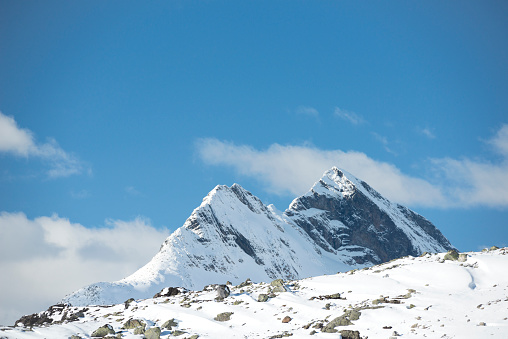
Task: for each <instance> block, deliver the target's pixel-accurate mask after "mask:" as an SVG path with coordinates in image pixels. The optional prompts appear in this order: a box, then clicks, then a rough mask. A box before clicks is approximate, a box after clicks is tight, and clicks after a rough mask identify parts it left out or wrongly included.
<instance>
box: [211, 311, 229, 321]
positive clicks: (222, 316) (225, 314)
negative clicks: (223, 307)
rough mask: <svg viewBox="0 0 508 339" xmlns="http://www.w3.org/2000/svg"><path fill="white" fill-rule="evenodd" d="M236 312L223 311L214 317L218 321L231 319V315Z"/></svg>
mask: <svg viewBox="0 0 508 339" xmlns="http://www.w3.org/2000/svg"><path fill="white" fill-rule="evenodd" d="M233 313H234V312H223V313H219V314H217V316H216V317H215V318H213V319H214V320H216V321H229V320H231V315H232V314H233Z"/></svg>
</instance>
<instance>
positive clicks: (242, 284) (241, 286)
mask: <svg viewBox="0 0 508 339" xmlns="http://www.w3.org/2000/svg"><path fill="white" fill-rule="evenodd" d="M250 285H252V281H251V280H250V279H249V278H247V280H245V281H244V282H243V283H241V284H239V285H238V286H236V288H243V287H247V286H250Z"/></svg>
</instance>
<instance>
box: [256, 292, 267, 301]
mask: <svg viewBox="0 0 508 339" xmlns="http://www.w3.org/2000/svg"><path fill="white" fill-rule="evenodd" d="M258 301H259V302H260V303H264V302H265V301H268V294H260V295H259V296H258Z"/></svg>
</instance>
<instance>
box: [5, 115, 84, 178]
mask: <svg viewBox="0 0 508 339" xmlns="http://www.w3.org/2000/svg"><path fill="white" fill-rule="evenodd" d="M0 152H4V153H10V154H13V155H16V156H23V157H37V158H40V159H42V160H44V161H46V162H47V163H48V164H49V167H50V168H49V170H48V171H47V175H48V177H50V178H56V177H67V176H70V175H74V174H80V173H82V172H83V170H84V165H83V163H82V162H81V161H80V160H79V159H78V158H76V157H75V156H74V155H72V154H69V153H67V152H65V151H64V150H63V149H62V148H61V147H60V146H59V145H58V143H57V142H56V141H55V140H54V139H50V140H49V141H48V142H47V143H44V144H40V143H36V141H35V139H34V136H33V133H32V132H31V131H30V130H28V129H22V128H19V127H18V125H17V123H16V121H15V120H14V118H13V117H10V116H6V115H4V114H2V112H0ZM88 171H90V170H88Z"/></svg>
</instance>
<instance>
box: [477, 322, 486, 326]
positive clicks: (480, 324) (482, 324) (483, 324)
mask: <svg viewBox="0 0 508 339" xmlns="http://www.w3.org/2000/svg"><path fill="white" fill-rule="evenodd" d="M478 326H487V324H486V323H484V322H483V321H482V322H480V323H479V324H478Z"/></svg>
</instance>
